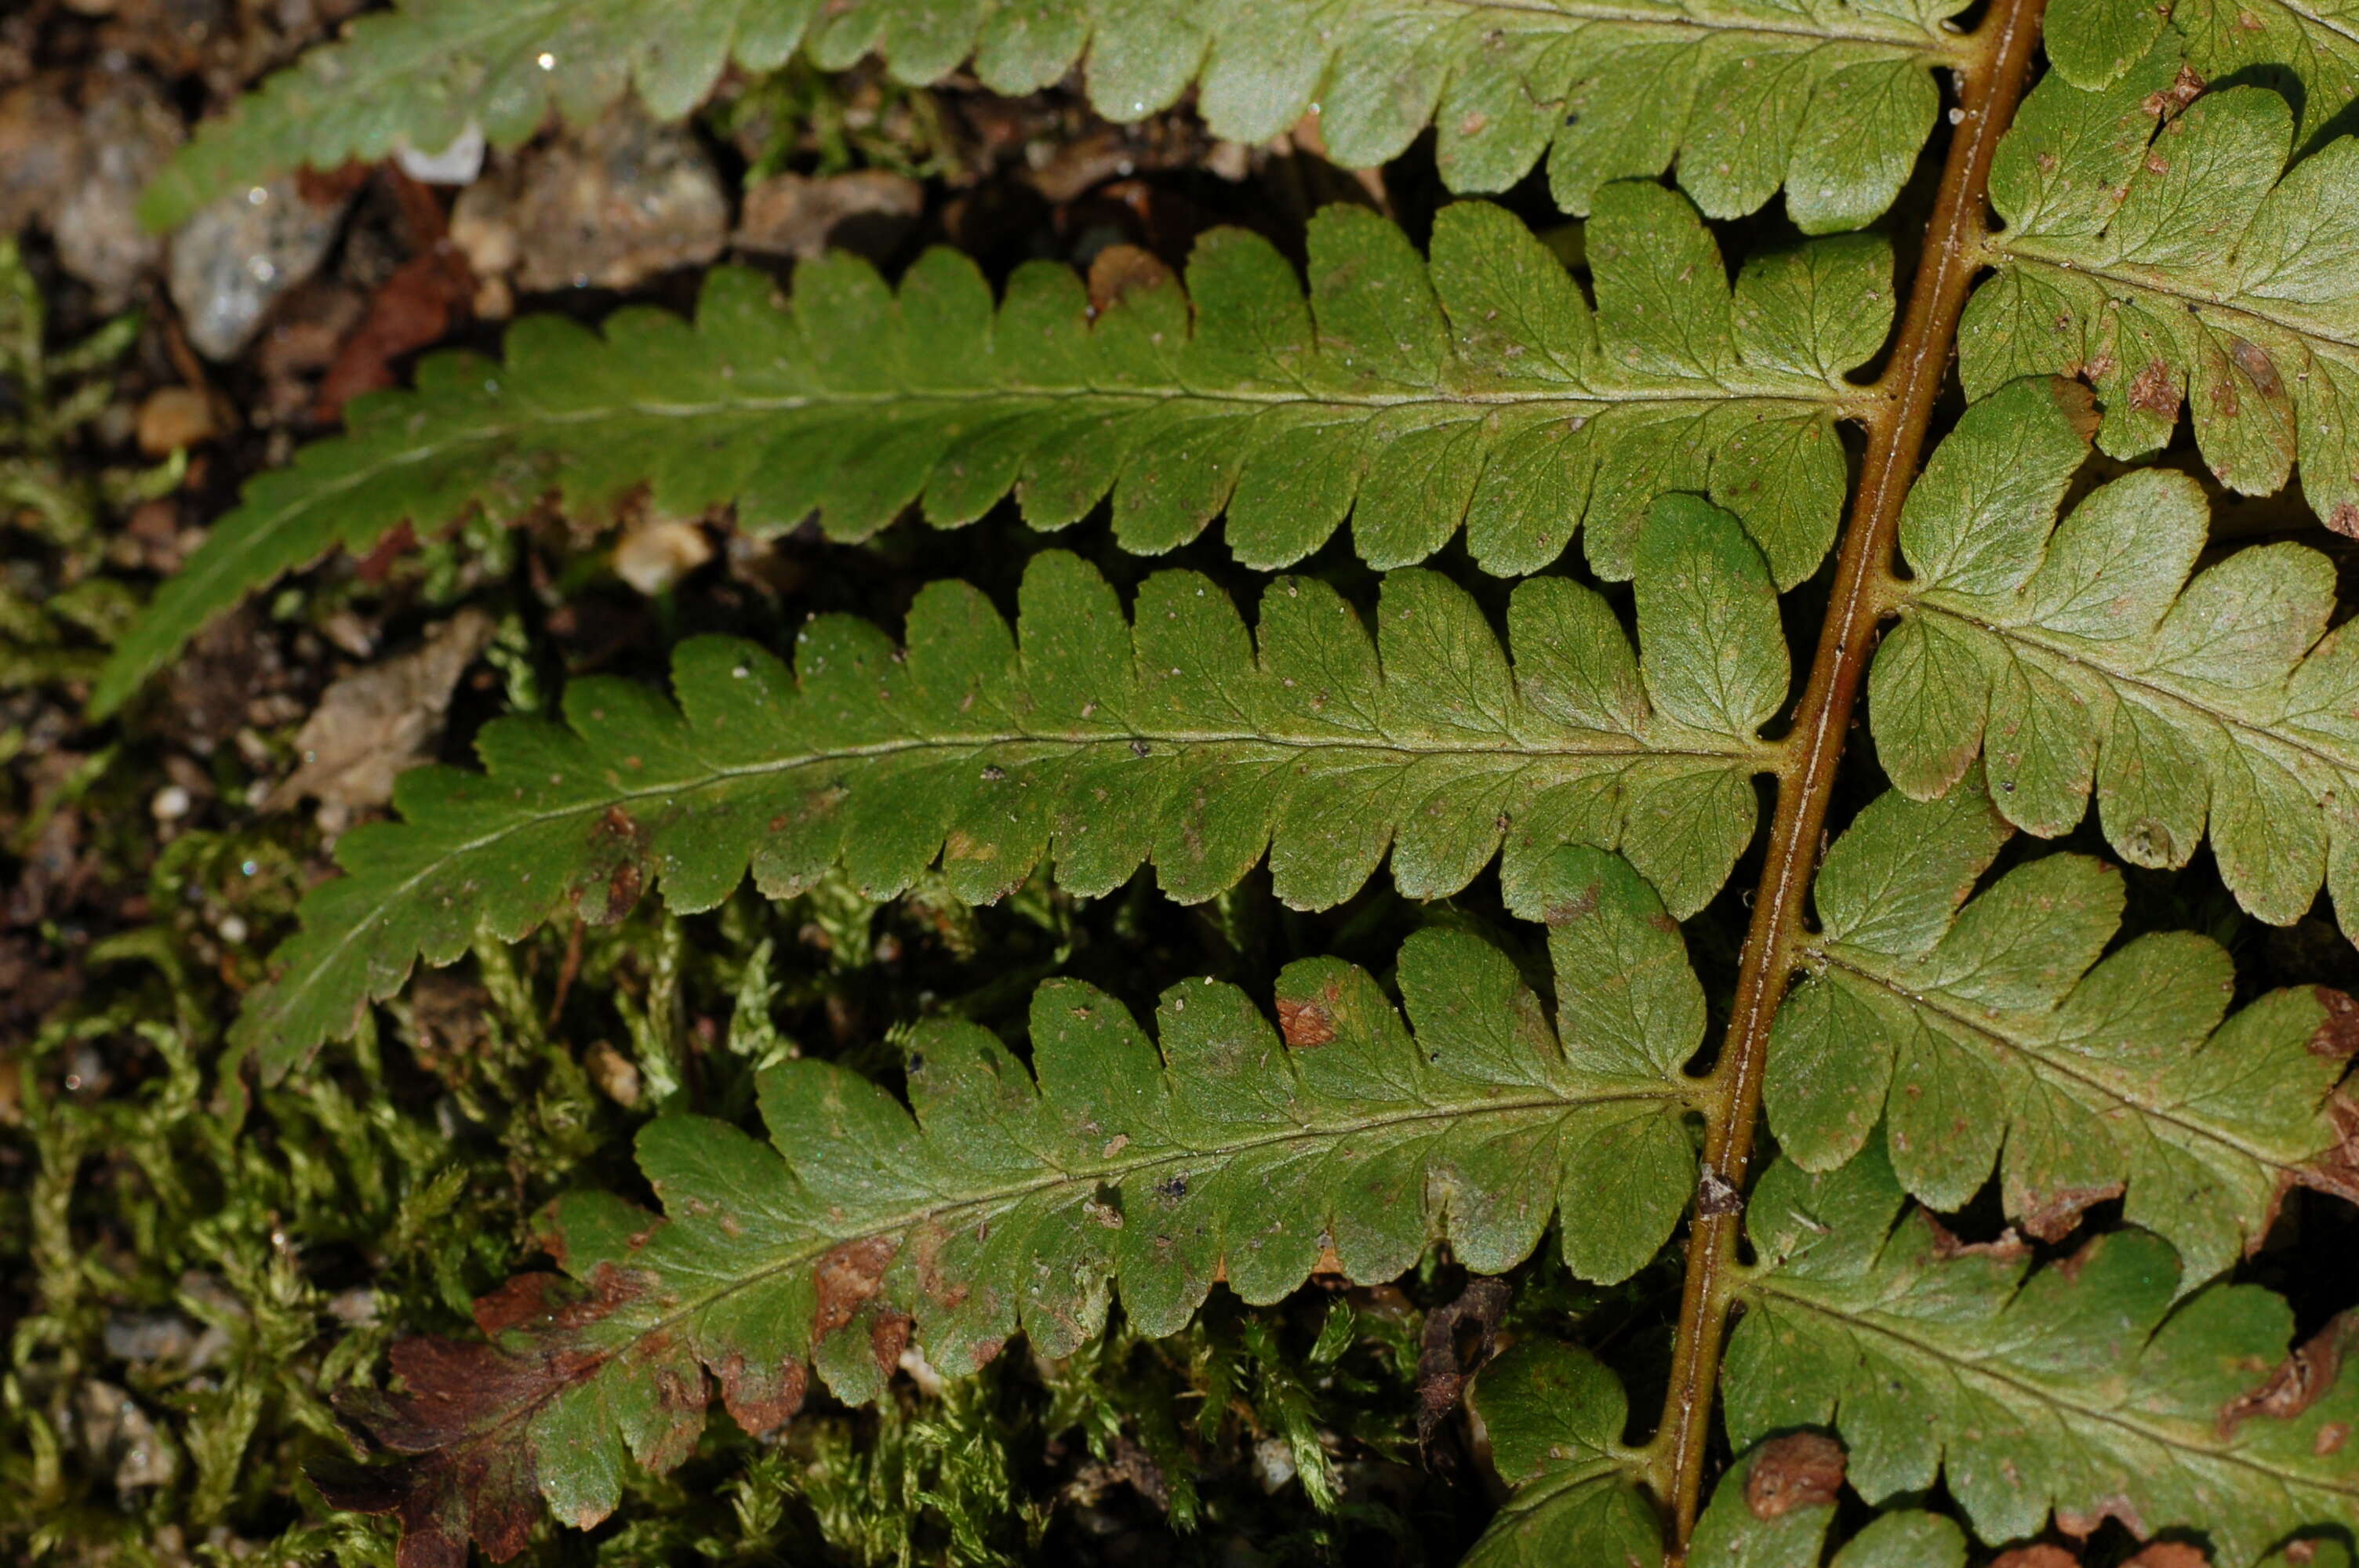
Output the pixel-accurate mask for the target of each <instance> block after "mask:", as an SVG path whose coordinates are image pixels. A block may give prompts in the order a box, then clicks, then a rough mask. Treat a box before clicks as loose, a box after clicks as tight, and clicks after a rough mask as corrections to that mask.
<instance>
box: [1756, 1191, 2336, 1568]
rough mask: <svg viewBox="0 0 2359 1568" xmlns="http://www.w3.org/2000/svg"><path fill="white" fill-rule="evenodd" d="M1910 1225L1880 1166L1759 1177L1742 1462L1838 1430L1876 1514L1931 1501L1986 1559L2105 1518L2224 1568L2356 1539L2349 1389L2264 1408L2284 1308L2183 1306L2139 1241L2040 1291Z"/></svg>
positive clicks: (2060, 1271)
mask: <svg viewBox="0 0 2359 1568" xmlns="http://www.w3.org/2000/svg"><path fill="white" fill-rule="evenodd" d="M1903 1202H1904V1199H1903V1197H1902V1194H1901V1190H1900V1184H1899V1181H1898V1180H1897V1178H1896V1177H1895V1175H1894V1174H1893V1172H1892V1167H1891V1164H1890V1162H1888V1161H1887V1160H1886V1158H1885V1154H1884V1150H1883V1147H1882V1145H1881V1144H1871V1145H1869V1146H1868V1148H1867V1149H1865V1150H1864V1151H1863V1152H1861V1154H1860V1156H1859V1157H1858V1158H1857V1159H1855V1160H1854V1161H1852V1162H1851V1163H1849V1164H1847V1165H1845V1166H1843V1168H1841V1169H1840V1170H1837V1171H1835V1172H1833V1173H1830V1174H1828V1175H1824V1176H1816V1177H1814V1176H1810V1175H1807V1174H1805V1173H1803V1172H1802V1171H1801V1169H1800V1168H1799V1166H1796V1165H1794V1164H1792V1163H1791V1162H1779V1163H1778V1164H1777V1165H1775V1166H1773V1167H1772V1168H1771V1169H1770V1170H1769V1171H1767V1172H1766V1173H1764V1174H1763V1176H1762V1180H1761V1182H1760V1184H1759V1185H1758V1187H1757V1188H1756V1190H1755V1193H1754V1195H1753V1198H1752V1201H1751V1204H1750V1206H1749V1210H1748V1212H1749V1214H1750V1215H1751V1221H1750V1224H1751V1229H1752V1235H1753V1239H1754V1245H1755V1247H1756V1250H1757V1251H1758V1253H1759V1255H1760V1258H1761V1262H1760V1264H1759V1266H1758V1268H1757V1270H1756V1272H1755V1273H1754V1274H1753V1276H1752V1277H1751V1278H1750V1279H1749V1280H1748V1281H1746V1283H1745V1286H1744V1287H1743V1289H1742V1291H1741V1292H1740V1294H1741V1299H1742V1300H1743V1301H1744V1302H1745V1308H1746V1310H1745V1316H1744V1318H1743V1320H1742V1321H1741V1322H1739V1323H1738V1325H1737V1326H1736V1330H1735V1333H1734V1336H1733V1337H1732V1339H1731V1341H1730V1344H1729V1347H1728V1356H1727V1361H1726V1364H1725V1368H1724V1375H1723V1385H1722V1387H1723V1396H1724V1399H1725V1409H1726V1411H1727V1420H1728V1430H1729V1436H1730V1439H1731V1440H1732V1441H1733V1442H1734V1443H1736V1444H1739V1445H1740V1446H1743V1445H1746V1444H1752V1443H1754V1442H1756V1440H1758V1439H1760V1438H1761V1437H1764V1436H1767V1435H1768V1434H1770V1433H1778V1432H1785V1431H1789V1430H1791V1429H1793V1428H1795V1427H1798V1426H1815V1427H1821V1428H1824V1429H1832V1431H1834V1432H1835V1433H1837V1434H1838V1435H1840V1436H1841V1438H1842V1439H1843V1443H1844V1444H1845V1446H1846V1447H1847V1448H1848V1450H1849V1480H1850V1484H1851V1485H1852V1486H1853V1487H1855V1488H1856V1489H1857V1490H1858V1491H1859V1493H1860V1494H1861V1496H1863V1497H1864V1498H1866V1499H1867V1500H1868V1501H1869V1502H1870V1503H1880V1502H1882V1501H1884V1500H1885V1499H1886V1498H1892V1497H1895V1496H1896V1495H1898V1494H1902V1493H1920V1492H1923V1491H1925V1490H1927V1489H1929V1488H1930V1487H1932V1486H1933V1484H1934V1482H1935V1480H1936V1479H1937V1478H1938V1479H1940V1480H1941V1481H1942V1482H1943V1483H1944V1484H1945V1485H1946V1486H1947V1488H1948V1490H1949V1493H1950V1495H1951V1497H1952V1498H1955V1499H1956V1500H1957V1502H1958V1505H1959V1507H1960V1508H1961V1509H1962V1510H1963V1511H1964V1513H1965V1516H1966V1518H1967V1519H1968V1520H1969V1521H1971V1523H1972V1524H1973V1530H1974V1532H1975V1533H1976V1534H1977V1535H1979V1536H1980V1537H1981V1538H1982V1539H1983V1540H1984V1541H2016V1540H2020V1539H2022V1538H2025V1537H2027V1536H2030V1535H2033V1534H2035V1533H2037V1532H2038V1531H2039V1530H2041V1529H2042V1528H2044V1527H2045V1526H2046V1525H2047V1523H2048V1521H2049V1516H2050V1513H2051V1511H2052V1512H2053V1515H2054V1517H2055V1519H2056V1521H2057V1523H2058V1525H2059V1526H2060V1528H2062V1529H2064V1530H2068V1531H2070V1532H2071V1533H2072V1534H2075V1535H2081V1534H2085V1533H2087V1532H2088V1531H2089V1530H2093V1529H2094V1528H2095V1527H2096V1526H2097V1525H2098V1524H2099V1523H2100V1522H2102V1521H2103V1520H2104V1519H2105V1518H2106V1517H2108V1516H2109V1515H2112V1516H2116V1517H2119V1518H2121V1519H2125V1521H2127V1522H2128V1523H2129V1524H2130V1525H2131V1528H2132V1529H2133V1530H2135V1531H2136V1533H2137V1534H2138V1535H2139V1536H2141V1537H2146V1536H2152V1535H2156V1534H2159V1533H2161V1532H2164V1531H2169V1530H2196V1531H2200V1532H2201V1533H2202V1535H2203V1536H2204V1537H2205V1538H2206V1539H2207V1540H2208V1541H2209V1542H2210V1545H2211V1549H2212V1558H2211V1561H2212V1563H2214V1564H2216V1565H2217V1568H2248V1565H2249V1564H2251V1563H2254V1562H2256V1561H2257V1560H2258V1559H2259V1558H2260V1556H2261V1555H2262V1553H2263V1552H2265V1551H2267V1549H2268V1548H2270V1547H2272V1546H2274V1545H2277V1544H2278V1543H2279V1542H2280V1541H2283V1540H2284V1539H2285V1537H2286V1536H2288V1534H2290V1533H2292V1532H2294V1531H2296V1530H2303V1529H2306V1528H2313V1527H2324V1528H2326V1529H2330V1530H2337V1531H2347V1530H2349V1529H2350V1528H2351V1527H2352V1526H2353V1525H2354V1524H2359V1471H2354V1468H2353V1467H2352V1464H2351V1458H2350V1454H2349V1453H2348V1452H2347V1451H2346V1450H2345V1443H2346V1441H2347V1439H2348V1437H2349V1435H2350V1433H2351V1432H2352V1431H2353V1429H2354V1423H2359V1380H2354V1379H2349V1378H2344V1379H2339V1380H2337V1379H2333V1378H2332V1375H2331V1374H2329V1375H2326V1376H2324V1377H2319V1378H2311V1379H2302V1380H2301V1387H2302V1388H2303V1390H2304V1392H2305V1393H2306V1394H2308V1395H2310V1396H2314V1397H2310V1398H2307V1399H2303V1398H2282V1397H2281V1398H2277V1399H2274V1400H2271V1399H2266V1398H2263V1397H2261V1395H2262V1390H2264V1389H2265V1388H2267V1387H2269V1386H2271V1383H2272V1379H2273V1377H2274V1378H2277V1379H2283V1378H2284V1377H2285V1376H2286V1368H2288V1356H2289V1353H2291V1352H2292V1351H2293V1349H2294V1346H2293V1344H2292V1339H2293V1314H2292V1313H2291V1312H2290V1310H2289V1309H2288V1307H2287V1305H2286V1303H2284V1302H2283V1301H2281V1300H2279V1299H2278V1298H2277V1297H2276V1296H2274V1295H2272V1294H2270V1293H2269V1292H2267V1291H2265V1290H2262V1289H2260V1288H2258V1287H2257V1286H2253V1285H2212V1286H2209V1287H2207V1288H2206V1289H2204V1290H2201V1291H2200V1292H2196V1293H2195V1294H2194V1295H2192V1296H2188V1297H2184V1298H2183V1299H2182V1295H2181V1292H2182V1288H2183V1282H2182V1280H2181V1277H2180V1269H2179V1262H2178V1260H2177V1258H2176V1257H2175V1256H2173V1254H2172V1252H2171V1249H2170V1248H2169V1245H2168V1244H2166V1243H2165V1242H2163V1241H2162V1240H2160V1239H2159V1238H2156V1237H2153V1236H2150V1235H2147V1234H2146V1233H2145V1232H2142V1231H2136V1230H2125V1231H2118V1232H2114V1233H2112V1234H2109V1235H2104V1236H2101V1237H2098V1238H2095V1239H2094V1240H2093V1241H2091V1242H2090V1243H2088V1245H2087V1246H2086V1247H2084V1248H2083V1249H2082V1250H2081V1251H2080V1252H2078V1253H2077V1254H2075V1255H2074V1257H2073V1258H2072V1259H2071V1260H2070V1261H2069V1262H2064V1263H2059V1264H2054V1265H2051V1266H2049V1267H2047V1268H2044V1269H2040V1270H2038V1271H2032V1270H2031V1269H2030V1267H2029V1265H2028V1261H2027V1254H2026V1251H2025V1249H2023V1248H2021V1247H2019V1246H2016V1247H2008V1246H1999V1247H1995V1248H1993V1247H1982V1248H1967V1247H1962V1246H1961V1245H1960V1243H1958V1242H1957V1240H1956V1239H1955V1238H1952V1237H1951V1236H1949V1235H1948V1234H1947V1233H1946V1232H1944V1231H1943V1230H1941V1228H1940V1227H1939V1226H1938V1225H1937V1224H1935V1223H1934V1221H1933V1220H1932V1218H1931V1217H1930V1216H1929V1215H1928V1214H1926V1213H1925V1212H1924V1211H1923V1210H1911V1211H1910V1212H1909V1214H1908V1217H1906V1218H1903V1219H1901V1220H1900V1222H1899V1225H1898V1227H1897V1228H1895V1227H1894V1224H1893V1222H1894V1219H1895V1218H1896V1217H1897V1216H1898V1215H1899V1213H1900V1210H1901V1206H1902V1204H1903ZM2353 1338H2354V1324H2353V1320H2351V1319H2349V1318H2347V1317H2346V1318H2345V1319H2342V1320H2338V1321H2337V1322H2336V1323H2335V1324H2334V1325H2331V1326H2330V1327H2329V1328H2328V1329H2326V1330H2325V1331H2324V1332H2323V1334H2322V1335H2321V1343H2320V1344H2318V1345H2314V1346H2309V1347H2307V1349H2308V1353H2309V1354H2310V1356H2311V1357H2313V1358H2314V1364H2315V1365H2318V1366H2332V1365H2334V1364H2335V1359H2334V1358H2335V1357H2339V1356H2342V1355H2344V1354H2347V1353H2348V1350H2349V1348H2350V1343H2349V1342H2350V1341H2351V1340H2352V1339H2353ZM2317 1357H2324V1359H2322V1360H2318V1359H2315V1358H2317Z"/></svg>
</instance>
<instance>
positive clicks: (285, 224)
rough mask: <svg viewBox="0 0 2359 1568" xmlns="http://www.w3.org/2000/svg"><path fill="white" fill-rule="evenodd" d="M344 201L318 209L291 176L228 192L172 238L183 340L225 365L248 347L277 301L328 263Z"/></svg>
mask: <svg viewBox="0 0 2359 1568" xmlns="http://www.w3.org/2000/svg"><path fill="white" fill-rule="evenodd" d="M345 205H346V203H345V202H344V201H342V200H339V201H336V202H334V203H333V204H332V205H330V206H325V207H322V206H318V205H315V204H314V203H312V202H311V201H310V200H307V199H306V198H305V197H304V196H303V194H302V193H301V192H300V191H299V190H298V189H297V188H296V182H295V181H294V180H293V179H291V178H281V179H276V180H273V181H271V183H269V184H268V185H257V186H254V187H252V188H250V189H245V190H241V191H236V192H233V193H232V194H230V195H228V196H225V197H223V199H222V200H219V201H216V202H214V203H213V204H212V206H210V207H208V208H206V209H205V210H204V211H201V212H200V213H198V214H197V215H196V216H195V217H193V218H191V219H190V220H189V222H188V226H187V227H186V228H184V229H182V230H181V231H180V232H179V233H178V234H176V235H174V236H173V239H172V262H171V272H170V282H171V290H172V303H173V304H174V305H176V306H178V307H179V311H180V317H181V320H182V323H183V325H185V326H186V328H187V329H188V333H189V341H190V343H191V344H192V345H194V346H195V348H196V351H198V352H199V353H201V354H203V355H204V356H205V357H206V358H208V359H212V360H228V359H232V358H234V357H235V356H236V354H237V353H238V351H240V350H242V349H244V348H245V345H246V344H247V343H248V342H250V341H253V338H254V334H255V330H257V329H258V328H259V327H260V326H261V325H262V319H263V317H264V315H265V314H266V313H267V312H268V310H269V309H270V307H271V306H272V304H274V303H275V302H276V301H277V299H278V297H279V296H281V295H283V294H285V293H286V292H287V291H288V289H290V288H292V287H295V286H296V285H297V284H299V283H301V282H302V281H303V280H304V279H305V278H307V277H310V276H311V275H312V274H313V273H314V272H317V271H318V270H319V268H320V264H321V262H322V261H325V260H326V259H327V255H328V250H329V247H330V246H332V245H333V244H334V243H335V241H336V230H337V226H338V224H339V223H340V222H342V217H343V211H344V207H345Z"/></svg>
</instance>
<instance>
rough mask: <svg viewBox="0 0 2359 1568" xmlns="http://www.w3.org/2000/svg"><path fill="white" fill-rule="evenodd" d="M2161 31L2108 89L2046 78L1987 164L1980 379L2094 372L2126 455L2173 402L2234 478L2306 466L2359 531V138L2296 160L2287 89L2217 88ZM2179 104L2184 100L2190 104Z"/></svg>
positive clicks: (2163, 419)
mask: <svg viewBox="0 0 2359 1568" xmlns="http://www.w3.org/2000/svg"><path fill="white" fill-rule="evenodd" d="M2181 70H2182V67H2181V65H2180V55H2179V53H2178V47H2177V41H2176V40H2175V39H2166V41H2165V42H2164V43H2163V44H2162V45H2160V46H2158V47H2157V48H2156V49H2154V51H2153V52H2152V53H2150V54H2148V55H2147V56H2146V57H2145V58H2144V59H2140V60H2139V61H2138V62H2137V64H2136V66H2135V67H2134V68H2133V69H2131V70H2129V71H2128V72H2127V73H2126V74H2125V75H2124V76H2123V77H2122V78H2121V80H2120V81H2117V82H2115V83H2114V85H2113V86H2111V87H2110V88H2108V89H2106V90H2105V91H2104V92H2083V91H2081V90H2079V89H2077V88H2074V87H2072V86H2071V84H2070V83H2068V82H2066V81H2063V80H2062V79H2060V78H2057V79H2051V80H2050V81H2046V82H2043V83H2042V84H2041V85H2040V86H2039V87H2038V89H2036V90H2035V91H2034V92H2032V94H2031V96H2030V98H2029V99H2028V100H2027V103H2025V105H2024V110H2023V113H2022V114H2021V115H2020V116H2019V117H2018V119H2017V123H2016V124H2015V126H2014V127H2013V128H2012V129H2011V130H2010V131H2009V133H2008V135H2007V137H2006V141H2005V142H2003V143H2002V144H2001V145H2000V149H1999V153H1998V157H1997V160H1996V163H1995V167H1994V168H1993V170H1992V175H1991V192H1992V200H1993V204H1994V206H1995V208H1996V209H1997V211H1998V212H1999V214H2000V215H2001V216H2002V217H2003V218H2004V219H2005V220H2006V225H2007V226H2006V230H2005V232H2001V233H1999V234H1997V235H1995V236H1994V237H1993V238H1992V240H1991V241H1990V249H1991V254H1992V260H1993V262H1994V263H1995V265H1996V266H1997V267H1998V272H1997V275H1996V276H1995V277H1993V278H1992V279H1991V280H1989V281H1988V282H1986V283H1985V284H1984V286H1983V287H1982V288H1981V289H1980V290H1979V291H1978V292H1977V293H1976V294H1975V296H1974V297H1973V301H1972V303H1971V304H1970V305H1969V306H1968V307H1967V310H1966V315H1965V319H1964V320H1963V321H1962V323H1961V326H1960V331H1959V351H1960V372H1961V376H1962V380H1963V382H1964V384H1965V387H1966V392H1967V395H1968V396H1969V397H1973V398H1980V397H1983V396H1984V395H1988V394H1989V393H1991V392H1993V391H1995V389H1996V388H1997V387H1998V386H2000V385H2001V384H2005V383H2006V382H2009V381H2013V380H2015V379H2017V378H2018V377H2022V376H2027V375H2046V374H2059V373H2060V374H2067V375H2083V376H2085V377H2087V379H2088V380H2089V381H2090V383H2091V384H2093V386H2095V388H2096V389H2097V393H2098V396H2099V400H2100V405H2101V406H2102V408H2103V410H2104V425H2103V426H2102V427H2101V428H2100V431H2099V434H2098V438H2097V444H2098V446H2099V447H2100V448H2101V449H2104V451H2105V452H2106V453H2107V454H2109V455H2111V456H2113V457H2116V458H2123V459H2129V458H2139V457H2145V456H2147V455H2149V454H2151V453H2152V452H2154V451H2156V450H2158V449H2160V448H2161V447H2162V446H2163V445H2164V444H2165V443H2166V442H2168V441H2169V439H2170V438H2171V435H2172V432H2173V431H2174V430H2175V429H2176V428H2177V427H2178V425H2179V423H2180V418H2181V416H2182V414H2183V415H2185V416H2187V417H2189V418H2190V419H2191V421H2192V424H2193V427H2194V431H2195V436H2196V440H2197V443H2198V445H2199V446H2200V447H2201V450H2202V454H2203V459H2204V461H2205V463H2206V464H2207V465H2208V466H2209V467H2210V469H2211V470H2212V472H2213V473H2214V474H2215V475H2216V476H2217V477H2218V478H2219V479H2220V480H2221V481H2223V483H2225V484H2227V485H2228V486H2229V487H2230V488H2231V489H2233V490H2236V491H2239V492H2245V493H2246V494H2254V495H2266V494H2269V493H2271V492H2276V491H2277V490H2279V489H2281V488H2282V487H2283V486H2284V485H2285V484H2286V483H2287V482H2288V479H2289V477H2290V476H2291V474H2292V473H2293V471H2294V469H2295V467H2296V465H2297V463H2299V470H2300V473H2301V480H2302V487H2303V493H2304V497H2305V499H2307V500H2308V501H2309V503H2310V505H2311V506H2312V507H2313V508H2314V509H2315V510H2316V512H2317V514H2318V515H2319V516H2320V517H2321V518H2323V519H2325V520H2327V522H2328V523H2329V524H2331V525H2332V526H2333V527H2335V528H2337V529H2339V530H2341V531H2342V532H2344V533H2352V532H2354V531H2359V444H2354V440H2353V438H2352V437H2351V435H2350V431H2351V430H2352V428H2353V425H2354V421H2353V418H2352V411H2353V410H2354V407H2359V139H2354V138H2352V137H2348V136H2345V137H2342V138H2340V139H2337V140H2334V141H2332V142H2329V143H2327V144H2325V145H2324V146H2321V147H2319V148H2317V149H2315V150H2313V151H2310V153H2308V154H2307V156H2304V157H2299V158H2298V159H2292V160H2291V161H2290V162H2289V161H2288V159H2289V158H2291V154H2292V151H2293V148H2294V146H2295V123H2294V116H2293V114H2292V111H2291V110H2290V109H2289V108H2288V104H2287V102H2286V100H2285V99H2284V98H2283V97H2281V96H2279V95H2278V94H2277V92H2271V91H2269V90H2267V89H2266V88H2262V87H2256V86H2235V87H2230V88H2227V89H2225V90H2224V91H2220V92H2207V93H2203V94H2202V95H2201V96H2199V97H2196V98H2195V99H2194V100H2193V102H2192V103H2184V94H2185V93H2186V92H2190V91H2200V89H2198V88H2196V87H2195V86H2194V84H2193V83H2192V82H2191V81H2189V80H2188V79H2186V78H2184V77H2182V76H2180V75H2179V74H2178V73H2180V71H2181ZM2182 104H2183V107H2182Z"/></svg>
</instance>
